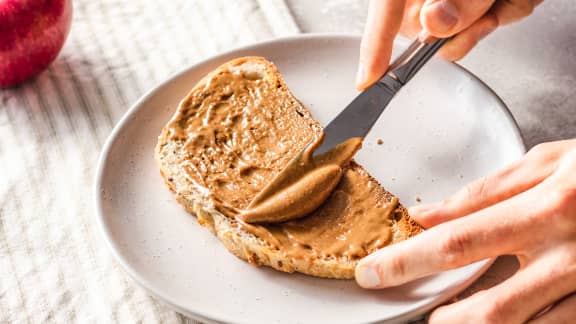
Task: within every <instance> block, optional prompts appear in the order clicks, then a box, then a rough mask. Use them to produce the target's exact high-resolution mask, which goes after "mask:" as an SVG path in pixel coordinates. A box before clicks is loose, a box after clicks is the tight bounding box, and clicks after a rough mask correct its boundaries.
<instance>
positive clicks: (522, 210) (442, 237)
mask: <svg viewBox="0 0 576 324" xmlns="http://www.w3.org/2000/svg"><path fill="white" fill-rule="evenodd" d="M540 191H542V190H541V189H540V188H538V189H536V188H534V189H533V190H530V191H527V192H524V193H522V194H520V195H517V196H515V197H513V198H511V199H509V200H506V201H504V202H501V203H499V204H497V205H493V206H491V207H489V208H486V209H483V210H481V211H478V212H476V213H474V214H471V215H468V216H466V217H462V218H458V219H456V220H453V221H450V222H447V223H443V224H440V225H438V226H436V227H433V228H432V229H430V230H427V231H425V232H423V233H421V234H419V235H417V236H415V237H413V238H411V239H409V240H406V241H403V242H400V243H396V244H393V245H390V246H388V247H385V248H383V249H382V250H379V251H377V252H374V253H372V254H370V255H369V256H367V257H366V258H364V259H362V260H361V261H360V263H359V264H358V265H357V266H356V281H357V282H358V284H359V285H360V286H362V287H364V288H385V287H390V286H397V285H401V284H403V283H406V282H409V281H412V280H415V279H418V278H422V277H425V276H427V275H430V274H433V273H436V272H440V271H444V270H449V269H454V268H457V267H461V266H464V265H467V264H470V263H472V262H476V261H479V260H483V259H486V258H491V257H495V256H499V255H504V254H515V253H517V252H518V251H520V250H522V249H524V248H526V246H528V245H530V244H533V243H534V242H538V241H539V240H541V239H542V240H544V239H545V230H544V229H545V228H546V224H542V222H543V220H545V219H546V218H545V217H540V218H538V217H537V216H538V215H539V214H540V213H541V212H542V208H543V206H545V204H543V203H542V199H543V198H542V197H546V195H545V194H542V192H540ZM519 214H521V215H522V217H518V215H519ZM543 228H544V229H543ZM511 233H514V235H511Z"/></svg>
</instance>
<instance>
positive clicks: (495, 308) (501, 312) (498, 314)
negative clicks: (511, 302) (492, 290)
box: [480, 301, 508, 324]
mask: <svg viewBox="0 0 576 324" xmlns="http://www.w3.org/2000/svg"><path fill="white" fill-rule="evenodd" d="M506 309H507V308H506V306H505V305H504V304H503V303H502V302H499V301H493V302H492V303H490V305H489V306H488V308H487V309H486V311H485V312H484V313H483V314H482V315H481V321H480V322H481V323H486V324H500V323H502V324H503V323H508V321H507V320H506V314H507V311H506Z"/></svg>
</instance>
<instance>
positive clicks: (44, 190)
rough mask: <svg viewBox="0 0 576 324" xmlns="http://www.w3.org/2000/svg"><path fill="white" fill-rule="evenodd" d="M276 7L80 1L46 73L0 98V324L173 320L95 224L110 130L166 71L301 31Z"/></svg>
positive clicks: (247, 1) (263, 2)
mask: <svg viewBox="0 0 576 324" xmlns="http://www.w3.org/2000/svg"><path fill="white" fill-rule="evenodd" d="M297 32H298V28H297V27H296V25H295V23H294V21H293V20H292V17H291V15H290V12H289V11H288V9H287V7H286V5H285V3H284V1H283V0H243V1H232V0H196V1H194V0H170V1H156V0H140V1H124V0H98V1H90V0H76V1H74V20H73V25H72V31H71V34H70V37H69V38H68V41H67V43H66V46H65V48H64V49H63V51H62V53H61V55H60V56H59V58H58V59H57V60H56V61H55V62H54V63H53V64H52V65H51V67H50V68H49V69H48V70H47V71H45V72H44V73H42V74H41V75H40V76H39V77H37V78H36V79H34V80H32V81H30V82H27V83H25V84H23V85H22V86H20V87H17V88H12V89H4V90H0V323H45V322H54V323H180V322H186V321H187V320H186V319H185V318H183V317H182V316H181V315H179V314H177V313H175V312H173V311H171V310H170V309H168V308H167V307H166V306H164V305H162V304H161V303H159V302H156V301H155V300H154V299H152V298H150V297H149V296H148V295H147V294H146V292H144V291H143V290H142V289H140V288H138V287H137V286H136V285H135V284H134V283H133V282H132V281H131V280H130V279H128V277H127V276H126V275H125V274H124V273H123V272H122V271H121V270H120V269H119V268H118V266H117V265H116V264H115V262H114V261H113V260H112V257H111V255H110V253H109V252H108V251H107V250H106V248H105V246H104V245H103V244H101V243H102V242H101V241H100V238H99V237H98V236H97V233H95V230H94V226H93V219H94V217H93V216H94V215H93V213H94V211H93V206H92V199H91V197H92V180H93V177H94V171H95V166H96V161H97V158H98V154H99V152H100V148H101V147H102V145H103V143H104V141H105V140H106V137H107V136H108V134H109V133H110V131H111V129H112V127H113V125H114V124H115V122H116V121H118V119H119V118H120V117H121V116H122V114H124V112H125V111H126V110H127V109H128V107H129V106H130V105H131V104H132V103H133V102H134V101H135V100H136V99H137V98H138V97H139V96H141V95H142V94H143V93H144V92H145V91H147V90H148V89H150V88H152V87H153V86H154V85H156V84H158V83H159V82H161V81H162V80H164V79H165V78H167V77H168V76H169V75H170V74H172V73H174V72H176V71H178V70H180V69H183V68H184V67H186V66H188V65H190V64H192V63H194V62H197V61H199V60H201V59H202V58H205V57H208V56H210V55H212V54H215V53H218V52H220V51H224V50H227V49H229V48H231V47H234V46H238V45H241V44H246V43H251V42H255V41H260V40H264V39H267V38H272V37H277V36H282V35H287V34H293V33H297Z"/></svg>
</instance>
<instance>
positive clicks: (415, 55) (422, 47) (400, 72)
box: [381, 38, 450, 85]
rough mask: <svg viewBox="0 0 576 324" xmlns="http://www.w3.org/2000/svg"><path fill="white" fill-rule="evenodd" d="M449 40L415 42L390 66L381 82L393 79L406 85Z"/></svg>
mask: <svg viewBox="0 0 576 324" xmlns="http://www.w3.org/2000/svg"><path fill="white" fill-rule="evenodd" d="M449 39H450V38H442V39H437V40H434V41H431V42H422V41H419V40H415V41H414V42H413V43H412V44H410V46H408V48H407V49H406V50H405V51H404V52H403V53H402V54H400V56H398V57H397V58H396V59H395V60H394V61H393V62H392V63H391V64H390V67H389V68H388V71H387V72H386V74H385V75H384V76H383V77H382V79H381V81H384V80H385V79H386V78H387V77H391V78H393V79H395V80H397V81H398V82H400V83H401V84H402V85H405V84H406V83H407V82H408V81H410V79H412V77H413V76H414V75H415V74H416V73H417V72H418V71H419V70H420V69H421V68H422V66H424V64H426V62H428V61H429V60H430V58H432V56H434V54H436V52H438V50H439V49H440V48H441V47H442V45H444V44H445V43H446V42H447V41H448V40H449Z"/></svg>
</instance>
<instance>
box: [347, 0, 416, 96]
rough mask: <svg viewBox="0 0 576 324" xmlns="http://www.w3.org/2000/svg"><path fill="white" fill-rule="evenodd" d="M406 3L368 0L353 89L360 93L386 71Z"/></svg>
mask: <svg viewBox="0 0 576 324" xmlns="http://www.w3.org/2000/svg"><path fill="white" fill-rule="evenodd" d="M405 5H406V1H405V0H385V1H383V0H371V1H370V3H369V6H368V19H367V20H366V26H365V27H364V35H363V36H362V43H361V44H360V62H359V64H358V75H357V77H356V88H358V89H359V90H363V89H365V88H367V87H369V86H370V85H372V83H374V82H375V81H377V80H378V79H379V78H380V77H382V75H383V74H384V72H386V70H387V69H388V65H389V63H390V56H391V54H392V45H393V43H394V38H395V37H396V34H398V30H400V25H401V24H402V18H403V15H404V7H405Z"/></svg>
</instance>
